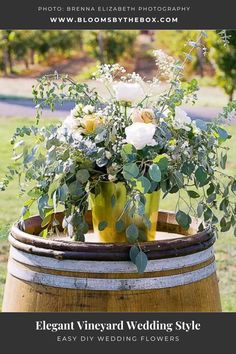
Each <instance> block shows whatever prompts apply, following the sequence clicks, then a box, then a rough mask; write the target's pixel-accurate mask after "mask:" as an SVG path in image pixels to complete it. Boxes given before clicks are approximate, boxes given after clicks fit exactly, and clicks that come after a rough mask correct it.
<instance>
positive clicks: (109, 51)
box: [86, 30, 138, 64]
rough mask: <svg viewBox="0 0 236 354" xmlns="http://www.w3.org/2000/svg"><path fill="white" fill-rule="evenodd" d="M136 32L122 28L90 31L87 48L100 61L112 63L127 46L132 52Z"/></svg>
mask: <svg viewBox="0 0 236 354" xmlns="http://www.w3.org/2000/svg"><path fill="white" fill-rule="evenodd" d="M137 34H138V31H124V30H104V31H90V33H89V36H88V38H87V42H86V43H87V45H88V48H87V49H88V51H89V53H91V54H92V56H94V57H95V58H96V59H98V60H99V61H100V63H102V64H104V63H107V64H114V63H116V62H117V61H118V60H119V59H120V57H121V56H122V55H123V54H124V53H125V52H127V48H129V54H130V55H131V54H132V48H133V44H134V41H135V39H136V36H137Z"/></svg>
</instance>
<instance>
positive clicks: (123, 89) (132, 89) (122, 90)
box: [113, 82, 145, 103]
mask: <svg viewBox="0 0 236 354" xmlns="http://www.w3.org/2000/svg"><path fill="white" fill-rule="evenodd" d="M113 89H114V91H115V96H116V99H117V101H126V102H131V103H134V102H140V101H142V100H143V99H144V97H145V93H144V91H143V89H142V87H141V86H140V85H139V84H137V83H127V82H118V83H116V84H114V85H113Z"/></svg>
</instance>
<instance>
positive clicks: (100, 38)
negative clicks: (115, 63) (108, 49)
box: [97, 31, 104, 64]
mask: <svg viewBox="0 0 236 354" xmlns="http://www.w3.org/2000/svg"><path fill="white" fill-rule="evenodd" d="M97 38H98V51H99V60H100V62H101V64H104V41H103V35H102V32H101V31H100V32H98V37H97Z"/></svg>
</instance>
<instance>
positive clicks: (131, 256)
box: [129, 245, 139, 264]
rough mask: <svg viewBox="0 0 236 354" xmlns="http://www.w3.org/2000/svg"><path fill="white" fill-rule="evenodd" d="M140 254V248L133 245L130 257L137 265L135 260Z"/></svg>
mask: <svg viewBox="0 0 236 354" xmlns="http://www.w3.org/2000/svg"><path fill="white" fill-rule="evenodd" d="M138 253H139V248H138V246H136V245H133V246H131V247H130V250H129V257H130V259H131V261H132V262H133V263H134V264H135V258H136V257H137V255H138Z"/></svg>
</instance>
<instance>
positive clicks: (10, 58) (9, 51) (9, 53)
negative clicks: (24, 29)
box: [7, 47, 13, 74]
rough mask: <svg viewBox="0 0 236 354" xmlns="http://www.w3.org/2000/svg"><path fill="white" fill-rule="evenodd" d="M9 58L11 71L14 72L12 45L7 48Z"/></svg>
mask: <svg viewBox="0 0 236 354" xmlns="http://www.w3.org/2000/svg"><path fill="white" fill-rule="evenodd" d="M7 60H8V65H9V69H10V73H11V74H13V62H12V52H11V48H10V47H8V49H7Z"/></svg>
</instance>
